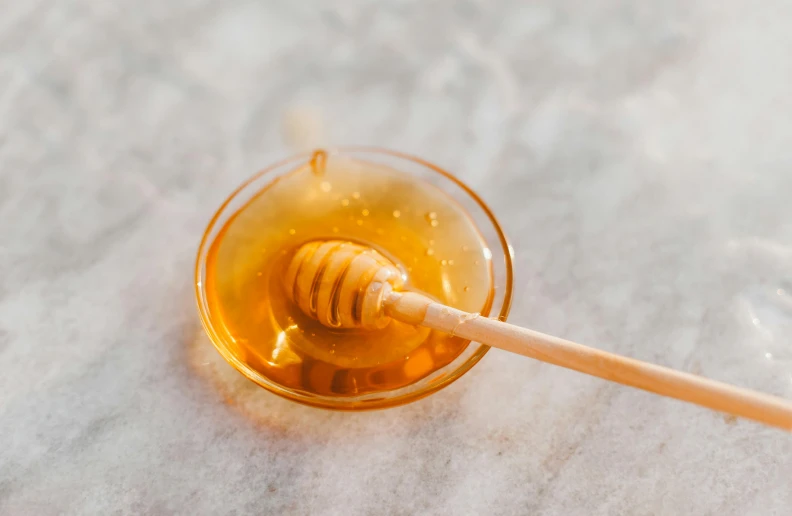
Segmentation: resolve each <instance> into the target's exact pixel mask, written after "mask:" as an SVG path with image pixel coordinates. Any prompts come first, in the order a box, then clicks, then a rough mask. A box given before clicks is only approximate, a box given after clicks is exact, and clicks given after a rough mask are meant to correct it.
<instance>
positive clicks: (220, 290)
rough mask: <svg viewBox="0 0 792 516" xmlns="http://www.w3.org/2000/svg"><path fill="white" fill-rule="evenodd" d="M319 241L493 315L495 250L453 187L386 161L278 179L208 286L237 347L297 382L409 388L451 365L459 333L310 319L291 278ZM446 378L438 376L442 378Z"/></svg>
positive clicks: (348, 392)
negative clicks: (344, 244) (343, 245)
mask: <svg viewBox="0 0 792 516" xmlns="http://www.w3.org/2000/svg"><path fill="white" fill-rule="evenodd" d="M314 239H342V240H350V241H355V242H358V243H361V244H364V245H367V246H370V247H373V248H374V249H376V250H378V251H380V252H381V253H382V254H384V255H385V256H387V257H388V258H390V259H391V260H392V261H393V262H394V263H395V264H397V266H398V267H399V268H400V269H401V270H402V272H403V273H404V275H405V276H406V278H407V286H406V288H407V289H410V290H417V291H421V292H423V293H424V294H427V295H429V296H430V297H433V298H434V299H436V300H438V301H440V302H442V303H445V304H448V305H450V306H454V307H456V308H459V309H461V310H465V311H470V312H482V313H484V314H487V313H488V312H489V305H490V303H491V298H492V272H491V270H492V269H491V263H490V254H489V251H488V250H487V249H486V248H485V247H484V243H483V240H482V238H481V236H480V235H479V233H478V231H477V230H476V228H475V227H474V225H473V223H472V221H471V220H470V219H469V217H468V216H467V215H466V214H465V213H464V212H463V210H462V208H461V207H460V206H459V205H457V204H456V202H455V201H453V199H451V198H450V197H449V196H448V195H447V194H445V193H443V192H442V191H440V190H439V189H437V188H436V187H434V186H432V185H429V184H428V183H424V182H422V181H420V180H418V179H417V178H414V177H412V176H410V175H408V174H405V173H401V172H398V171H396V170H393V169H390V168H387V167H385V166H382V165H376V164H371V163H364V162H361V161H353V160H349V159H341V158H334V159H331V160H329V161H328V162H327V164H326V166H324V167H323V169H322V170H321V173H317V171H316V169H313V168H312V167H310V166H308V165H306V166H304V167H301V168H298V169H296V170H294V171H292V172H291V173H289V174H286V175H285V176H282V177H281V178H279V179H278V180H276V181H274V182H273V183H271V184H270V185H269V186H268V187H266V188H265V189H264V190H263V191H262V192H260V193H259V194H258V195H257V196H256V197H255V198H254V199H253V200H252V201H250V202H249V203H248V204H247V205H245V206H244V207H243V208H242V209H241V210H240V211H238V212H237V213H236V215H234V216H233V217H232V218H231V219H230V220H229V221H228V222H227V223H226V225H225V226H224V227H223V228H222V229H221V231H220V232H219V234H218V236H217V238H216V239H215V241H214V242H213V243H212V245H211V248H210V250H209V255H208V259H207V273H206V292H207V298H208V303H209V309H210V311H211V315H212V317H213V318H215V319H216V320H217V321H219V322H220V324H217V325H216V326H217V327H218V328H219V330H220V332H221V333H222V332H223V331H224V332H225V333H226V335H223V337H224V340H226V341H227V342H229V344H228V346H229V350H230V351H231V352H232V353H234V354H235V355H236V356H237V358H239V359H240V360H241V361H242V362H244V363H247V364H248V365H249V366H250V367H252V368H253V369H255V370H257V371H258V372H260V373H261V374H262V375H263V376H265V377H267V378H269V379H270V380H271V381H273V382H275V383H277V384H280V385H281V386H283V387H286V388H288V389H293V390H298V391H301V392H304V393H311V394H316V395H322V396H356V395H361V394H366V393H372V392H377V391H386V390H391V389H396V388H400V387H404V386H407V385H409V384H411V383H413V382H415V381H418V380H420V379H422V378H424V377H426V376H427V375H430V374H431V373H432V372H434V371H436V370H438V369H440V368H442V367H443V366H445V365H447V364H448V363H450V362H451V361H452V360H453V359H454V358H455V357H457V356H458V355H459V353H461V352H462V350H464V348H465V346H467V344H468V343H467V341H464V340H462V339H460V338H458V337H453V336H449V335H446V334H442V333H439V332H434V331H431V330H428V329H425V328H419V327H413V326H410V325H407V324H404V323H401V322H398V321H391V323H390V324H389V325H388V326H387V327H386V328H384V329H382V330H377V331H366V330H337V329H331V328H327V327H324V326H322V325H321V324H319V323H318V322H317V321H314V320H312V319H310V318H309V317H307V316H306V315H305V314H303V313H302V312H301V311H300V310H299V308H298V307H297V306H296V305H294V304H293V303H292V302H291V301H290V300H289V298H288V296H287V294H286V291H285V287H284V285H283V284H282V279H283V276H284V272H285V269H286V267H287V265H288V261H289V259H290V258H291V256H292V255H293V253H294V251H295V250H296V249H297V248H298V247H299V246H300V245H301V244H303V243H304V242H306V241H309V240H314ZM438 379H439V378H438Z"/></svg>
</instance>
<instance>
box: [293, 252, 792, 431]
mask: <svg viewBox="0 0 792 516" xmlns="http://www.w3.org/2000/svg"><path fill="white" fill-rule="evenodd" d="M404 281H405V278H404V277H403V275H402V272H401V271H400V270H399V269H398V268H397V267H396V266H395V265H394V264H393V263H392V262H391V261H390V260H388V259H387V258H385V257H384V256H383V255H382V254H380V253H378V252H377V251H375V250H374V249H371V248H368V247H365V246H362V245H359V244H356V243H352V242H344V241H340V240H327V241H312V242H308V243H306V244H304V245H302V246H301V247H300V248H299V249H298V250H297V253H296V254H295V255H294V257H293V258H292V259H291V262H290V263H289V268H288V269H287V272H286V275H285V278H284V285H285V286H286V290H287V292H288V293H289V295H290V297H291V299H292V301H294V302H295V303H296V304H297V305H298V306H299V307H300V309H301V310H302V311H303V312H305V313H306V314H307V315H309V316H310V317H312V318H314V319H317V320H318V321H319V322H321V323H322V324H323V325H325V326H329V327H332V328H363V329H378V328H383V327H385V326H386V325H387V324H388V323H389V322H390V319H391V318H393V319H397V320H399V321H402V322H405V323H408V324H413V325H419V326H424V327H428V328H431V329H433V330H438V331H441V332H445V333H450V334H452V335H457V336H459V337H461V338H464V339H467V340H471V341H475V342H480V343H482V344H486V345H488V346H492V347H496V348H500V349H503V350H506V351H511V352H512V353H517V354H520V355H524V356H527V357H531V358H535V359H537V360H541V361H542V362H547V363H550V364H555V365H557V366H561V367H566V368H568V369H574V370H575V371H580V372H581V373H586V374H589V375H592V376H597V377H599V378H603V379H605V380H610V381H612V382H617V383H620V384H623V385H629V386H631V387H637V388H638V389H643V390H645V391H649V392H654V393H656V394H660V395H662V396H668V397H670V398H676V399H678V400H682V401H687V402H690V403H695V404H697V405H701V406H703V407H708V408H711V409H714V410H718V411H721V412H726V413H729V414H733V415H735V416H740V417H744V418H748V419H753V420H755V421H759V422H762V423H765V424H768V425H771V426H776V427H779V428H783V429H785V430H788V431H790V430H792V402H790V401H788V400H785V399H782V398H777V397H774V396H771V395H768V394H763V393H760V392H756V391H751V390H748V389H743V388H741V387H736V386H733V385H729V384H725V383H722V382H717V381H715V380H710V379H707V378H703V377H701V376H696V375H693V374H689V373H684V372H681V371H676V370H674V369H669V368H667V367H662V366H658V365H654V364H650V363H647V362H641V361H639V360H635V359H632V358H628V357H623V356H620V355H615V354H613V353H608V352H605V351H601V350H598V349H594V348H590V347H587V346H583V345H582V344H577V343H575V342H571V341H568V340H564V339H560V338H558V337H552V336H550V335H545V334H543V333H539V332H536V331H533V330H529V329H526V328H520V327H518V326H514V325H511V324H507V323H505V322H501V321H496V320H493V319H488V318H486V317H480V316H479V315H478V314H470V313H467V312H463V311H461V310H457V309H456V308H452V307H450V306H445V305H443V304H440V303H437V302H435V301H432V300H431V299H429V298H428V297H426V296H423V295H421V294H419V293H417V292H409V291H405V292H401V291H400V290H401V289H402V288H403V286H404Z"/></svg>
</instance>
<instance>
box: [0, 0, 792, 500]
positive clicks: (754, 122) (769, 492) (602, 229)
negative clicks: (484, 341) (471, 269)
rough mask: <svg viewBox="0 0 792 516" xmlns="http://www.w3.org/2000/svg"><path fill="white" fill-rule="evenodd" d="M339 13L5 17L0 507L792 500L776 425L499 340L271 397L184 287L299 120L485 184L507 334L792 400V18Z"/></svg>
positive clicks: (434, 5)
mask: <svg viewBox="0 0 792 516" xmlns="http://www.w3.org/2000/svg"><path fill="white" fill-rule="evenodd" d="M332 4H333V7H329V5H330V3H328V2H319V1H313V2H290V1H285V0H284V1H277V2H254V1H248V2H238V1H220V0H173V1H168V2H161V1H155V0H134V1H133V0H119V1H116V2H97V1H94V0H72V1H62V2H55V1H54V0H30V1H26V2H14V1H13V0H0V13H2V15H0V236H2V244H0V270H1V271H2V274H1V275H0V436H2V446H0V513H2V514H9V515H28V514H30V515H33V514H35V515H50V514H154V515H159V514H178V513H180V514H328V515H332V514H516V515H523V514H525V515H530V514H559V515H575V514H581V515H582V514H586V515H589V514H603V515H604V514H631V515H639V514H647V515H648V514H668V515H679V514H718V515H732V514H733V515H746V514H761V515H769V514H779V515H781V514H789V507H790V506H792V484H790V478H792V459H791V458H790V457H792V436H790V435H788V434H785V433H783V432H781V431H777V430H773V429H769V428H765V427H762V426H760V425H757V424H753V423H750V422H744V421H736V420H734V419H731V418H725V417H723V416H721V415H718V414H715V413H712V412H709V411H706V410H703V409H699V408H696V407H693V406H689V405H686V404H683V403H679V402H675V401H670V400H665V399H661V398H659V397H655V396H652V395H649V394H646V393H642V392H639V391H635V390H630V389H627V388H623V387H619V386H615V385H611V384H608V383H605V382H603V381H600V380H597V379H593V378H588V377H584V376H582V375H579V374H576V373H573V372H569V371H565V370H561V369H559V368H555V367H552V366H547V365H543V364H540V363H536V362H534V361H532V360H529V359H523V358H520V357H515V356H510V355H508V354H507V353H505V352H499V351H492V352H490V354H488V355H487V356H486V357H485V359H484V360H483V361H482V362H481V363H480V364H479V365H478V366H476V367H475V368H474V369H473V370H472V371H471V372H470V373H469V374H468V375H466V376H465V377H463V378H462V379H461V380H460V381H458V382H457V383H455V384H454V385H452V386H450V387H449V388H447V389H445V390H444V391H442V392H440V393H438V394H435V395H433V396H431V397H429V398H427V399H425V400H423V401H420V402H417V403H414V404H411V405H408V406H404V407H401V408H397V409H392V410H386V411H380V412H372V413H362V414H343V413H332V412H326V411H321V410H316V409H311V408H307V407H303V406H299V405H296V404H293V403H290V402H287V401H284V400H282V399H280V398H277V397H275V396H273V395H270V394H268V393H266V392H264V391H263V390H261V389H258V388H256V387H255V386H253V385H252V384H250V383H249V382H246V381H245V380H243V379H242V377H241V376H240V375H238V374H237V373H235V372H234V371H233V370H232V369H231V368H230V367H229V366H227V365H226V364H225V362H223V361H222V360H221V359H220V358H219V356H218V355H217V353H216V352H215V351H214V349H213V348H212V346H211V345H210V343H209V342H208V340H207V339H206V337H204V336H203V333H202V332H201V330H200V328H199V325H198V319H197V315H196V310H195V306H194V301H193V297H192V295H193V294H192V284H191V281H192V267H193V260H194V253H195V251H196V248H197V244H198V240H199V238H200V235H201V232H202V230H203V228H204V226H205V224H206V223H207V222H208V219H209V217H210V216H211V214H212V213H213V211H214V209H215V208H216V207H217V206H218V205H219V203H220V202H221V201H222V200H223V199H224V197H225V196H226V195H227V194H228V193H229V192H230V191H231V190H232V189H233V188H235V187H236V186H237V185H238V184H239V183H240V182H241V181H242V180H243V179H244V178H245V177H247V176H248V175H250V174H251V173H252V172H254V171H255V170H256V169H258V168H260V167H262V166H264V165H266V164H268V163H270V162H271V161H273V160H275V159H279V158H281V157H284V156H285V155H287V154H288V153H289V152H290V150H289V148H288V146H287V145H286V144H285V143H284V136H283V134H284V127H282V125H283V120H284V116H285V117H286V120H289V117H293V116H297V115H295V113H297V114H298V115H299V114H300V113H303V114H304V113H306V112H309V113H319V114H321V116H322V117H324V120H325V124H326V132H325V133H324V134H323V137H325V138H327V139H328V141H330V142H331V143H338V144H344V143H346V144H374V145H381V146H386V147H391V148H394V149H399V150H404V151H408V152H411V153H415V154H418V155H421V156H423V157H425V158H427V159H430V160H433V161H435V162H437V163H439V164H441V165H443V166H445V167H446V168H448V169H450V170H453V171H454V172H455V173H457V174H458V175H459V176H461V177H462V178H463V179H464V180H465V181H468V182H469V183H470V184H471V185H472V186H474V187H475V188H476V189H477V190H478V191H480V193H481V194H482V196H483V197H484V198H485V199H486V200H487V201H488V202H489V203H490V204H491V205H492V206H493V207H494V209H495V211H496V212H497V213H498V215H499V216H500V217H501V218H502V220H503V224H504V226H505V229H506V231H507V233H508V234H509V235H510V237H511V239H512V243H513V245H514V248H515V251H516V280H517V281H516V285H517V290H516V296H515V303H514V307H513V310H512V316H511V319H510V320H511V321H513V322H515V323H518V324H522V325H527V326H530V327H533V328H536V329H539V330H542V331H545V332H548V333H552V334H556V335H560V336H564V337H567V338H571V339H575V340H579V341H581V342H586V343H590V344H593V345H597V346H599V347H601V348H603V349H607V350H611V351H616V352H619V353H624V354H627V355H630V356H634V357H637V358H640V359H645V360H650V361H654V362H657V363H660V364H664V365H668V366H672V367H676V368H680V369H683V370H687V371H692V372H695V373H700V374H704V375H706V376H710V377H712V378H717V379H720V380H725V381H728V382H733V383H736V384H740V385H744V386H749V387H752V388H755V389H760V390H763V391H766V392H770V393H774V394H777V395H780V396H785V397H787V398H792V223H790V221H791V220H792V201H791V199H792V171H791V170H792V154H790V150H789V144H790V141H791V139H792V117H790V108H792V103H791V101H790V96H789V85H790V84H792V67H791V66H790V64H791V63H792V61H790V59H789V56H790V49H791V48H792V31H790V30H789V27H790V24H791V23H792V3H790V2H787V1H785V0H767V1H765V2H760V3H758V4H757V3H751V2H747V1H739V0H725V1H716V0H711V1H704V0H670V1H667V2H622V1H616V0H593V1H585V0H540V1H535V2H519V1H516V0H515V1H498V2H484V1H474V0H468V1H463V2H457V1H452V0H438V1H432V2H418V1H413V2H410V1H401V2H364V1H357V0H346V1H339V2H332ZM299 116H303V115H299ZM287 125H288V124H287ZM287 129H288V128H287ZM287 132H288V131H287Z"/></svg>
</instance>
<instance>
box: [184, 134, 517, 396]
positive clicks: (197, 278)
mask: <svg viewBox="0 0 792 516" xmlns="http://www.w3.org/2000/svg"><path fill="white" fill-rule="evenodd" d="M316 152H324V153H326V157H329V156H332V155H334V154H337V155H345V154H353V156H351V157H353V158H354V157H355V156H354V154H355V153H361V152H363V153H373V154H384V155H388V156H391V157H395V158H399V159H405V160H408V161H413V162H415V163H418V164H420V165H423V166H424V167H426V168H429V169H431V170H432V171H434V172H436V173H438V174H440V175H441V176H444V177H445V178H446V179H448V180H450V181H451V182H453V183H454V184H456V185H457V186H459V187H460V188H462V190H463V191H464V192H465V193H466V194H467V195H468V196H469V197H470V198H471V199H473V200H474V201H475V202H476V204H478V206H479V207H480V208H481V209H482V211H483V212H484V214H485V215H486V216H487V218H488V219H489V221H490V223H491V224H492V227H493V228H494V229H495V231H496V233H497V235H498V240H499V242H500V244H501V247H502V251H503V256H504V266H505V285H504V288H503V303H502V305H501V309H500V313H499V314H498V316H497V318H498V320H500V321H505V320H506V318H507V317H508V315H509V311H510V310H511V303H512V297H513V283H514V271H513V259H514V257H513V248H512V246H511V245H510V244H509V240H508V238H507V237H506V235H505V233H504V232H503V228H502V227H501V225H500V222H499V221H498V219H497V217H495V214H494V213H493V212H492V210H491V209H490V208H489V206H488V205H487V204H486V203H485V202H484V200H483V199H482V198H481V197H480V196H479V195H478V194H477V193H476V192H475V191H474V190H473V189H472V188H470V187H469V186H468V185H467V184H465V183H464V182H463V181H462V180H460V179H459V178H457V177H456V176H455V175H453V174H452V173H450V172H448V171H446V170H445V169H443V168H441V167H439V166H438V165H435V164H434V163H431V162H429V161H427V160H425V159H423V158H420V157H418V156H414V155H411V154H408V153H405V152H400V151H394V150H390V149H386V148H382V147H376V146H340V147H333V148H330V149H315V150H313V151H309V152H303V153H300V154H295V155H292V156H290V157H288V158H285V159H283V160H280V161H277V162H275V163H273V164H271V165H269V166H267V167H265V168H263V169H261V170H259V171H258V172H256V173H255V174H253V175H251V176H250V177H248V178H247V179H246V180H245V181H243V182H242V184H240V185H239V186H238V187H237V188H236V189H234V191H232V192H231V193H230V194H229V195H228V196H227V197H226V199H225V200H224V201H223V203H222V204H221V205H220V207H219V208H217V210H216V211H215V213H214V215H213V216H212V218H211V219H210V221H209V223H208V224H207V226H206V229H205V230H204V233H203V236H202V237H201V242H200V244H199V246H198V252H197V255H196V260H195V272H194V274H195V275H194V284H193V286H194V289H195V300H196V303H197V305H198V313H199V315H200V318H201V324H202V326H203V328H204V330H205V331H206V333H207V335H208V336H209V340H210V341H211V342H212V345H213V346H214V347H215V349H216V350H217V351H218V352H219V353H220V355H221V356H222V357H223V359H225V361H226V362H228V363H229V364H231V366H232V367H234V369H236V370H237V371H239V372H240V373H242V375H244V376H245V377H246V378H247V379H248V380H250V381H252V382H253V383H255V384H256V385H258V386H260V387H262V388H264V389H266V390H268V391H270V392H272V393H274V394H277V395H279V396H281V397H284V398H286V399H289V400H291V401H295V402H297V403H301V404H303V405H309V406H312V407H317V408H324V409H331V410H338V411H363V410H377V409H384V408H391V407H397V406H400V405H404V404H406V403H411V402H413V401H418V400H420V399H422V398H425V397H426V396H429V395H430V394H433V393H435V392H437V391H439V390H440V389H443V388H445V387H448V386H449V385H450V384H452V383H453V382H455V381H456V380H458V379H459V378H460V377H461V376H462V375H464V374H465V373H467V372H468V371H469V370H470V369H471V368H472V367H473V366H474V365H476V364H477V363H478V362H479V361H480V360H481V359H482V358H483V357H484V355H485V354H486V353H487V352H488V351H489V349H490V347H489V346H487V345H486V344H481V343H479V342H472V344H477V345H478V346H479V347H478V349H477V350H476V352H475V353H474V354H473V355H471V356H470V357H469V358H468V359H467V360H465V361H464V362H463V363H462V364H460V365H459V366H458V367H456V368H455V369H454V370H453V371H450V372H449V373H448V374H447V375H446V376H445V377H444V378H442V379H441V380H439V381H437V382H434V383H432V384H429V385H427V386H425V387H423V388H421V389H419V390H417V391H414V392H406V393H402V394H400V395H398V396H394V397H391V398H387V397H385V398H377V399H376V400H371V401H368V400H356V401H352V402H350V403H344V404H341V405H338V404H335V403H334V402H333V401H331V400H333V399H334V398H329V397H326V396H323V397H317V396H308V395H305V394H302V393H300V391H295V390H292V389H287V388H284V387H282V386H280V385H278V384H276V383H273V382H270V381H266V380H267V378H266V377H265V376H264V375H262V374H260V373H258V372H257V371H254V370H252V369H251V368H250V367H249V366H248V365H247V364H245V363H244V362H242V361H240V360H239V359H238V358H237V357H236V355H234V354H233V353H231V352H230V351H229V350H228V347H227V346H221V345H220V344H219V342H218V341H223V342H224V341H225V339H224V338H223V337H222V336H221V335H220V334H219V333H218V332H217V331H216V329H215V325H214V322H213V320H212V316H211V314H210V313H209V310H208V307H207V306H206V304H205V303H204V302H203V299H204V288H205V286H204V285H203V282H202V275H201V273H202V270H203V265H204V262H205V254H206V252H207V251H208V246H209V245H210V243H211V242H210V241H209V237H210V234H211V233H212V230H213V229H214V228H215V225H216V224H217V221H218V220H219V219H220V217H221V215H222V214H223V213H224V212H225V210H226V208H227V207H228V205H229V204H231V202H232V201H233V200H234V199H235V198H236V197H237V195H239V194H240V193H241V192H242V191H243V190H245V189H246V188H247V187H248V186H250V185H251V184H252V183H254V182H255V181H257V180H258V179H260V178H261V177H262V176H264V175H266V174H267V173H269V172H271V171H273V170H275V169H277V168H280V167H283V166H285V165H288V164H290V163H295V164H296V163H301V162H303V161H308V160H310V158H311V157H312V156H314V155H315V153H316ZM254 195H256V194H254ZM235 214H236V213H234V214H232V215H230V217H233V216H234V215H235ZM216 236H217V235H214V237H213V238H212V240H211V241H212V242H214V239H215V238H216ZM262 380H264V381H262ZM383 392H384V393H386V392H387V391H383Z"/></svg>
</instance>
